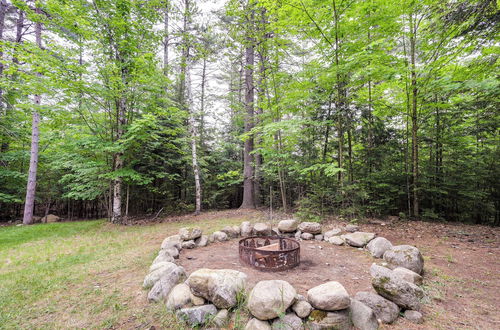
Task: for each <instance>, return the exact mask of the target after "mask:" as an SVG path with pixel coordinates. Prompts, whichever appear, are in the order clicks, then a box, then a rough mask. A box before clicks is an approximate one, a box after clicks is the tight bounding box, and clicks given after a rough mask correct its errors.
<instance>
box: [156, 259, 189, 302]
mask: <svg viewBox="0 0 500 330" xmlns="http://www.w3.org/2000/svg"><path fill="white" fill-rule="evenodd" d="M185 279H186V272H185V271H184V268H182V267H180V266H177V267H176V268H171V271H170V272H164V273H163V275H162V276H161V277H160V279H159V280H158V281H156V283H155V284H154V285H153V287H152V288H151V290H150V291H149V293H148V300H149V301H154V302H159V301H162V300H165V299H166V298H167V297H168V295H169V293H170V291H171V290H172V288H173V287H174V286H176V285H177V284H179V283H181V282H183V281H184V280H185Z"/></svg>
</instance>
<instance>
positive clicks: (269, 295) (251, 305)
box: [247, 280, 297, 320]
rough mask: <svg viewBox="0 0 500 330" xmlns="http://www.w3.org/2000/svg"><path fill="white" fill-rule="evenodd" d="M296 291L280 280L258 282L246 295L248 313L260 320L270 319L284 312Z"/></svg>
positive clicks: (290, 303)
mask: <svg viewBox="0 0 500 330" xmlns="http://www.w3.org/2000/svg"><path fill="white" fill-rule="evenodd" d="M296 295H297V292H296V291H295V289H294V288H293V286H291V285H290V283H288V282H286V281H282V280H270V281H260V282H258V283H257V284H256V285H255V286H254V288H253V289H252V291H251V292H250V295H249V297H248V303H247V307H248V310H249V311H250V313H251V314H252V315H253V316H255V317H256V318H258V319H260V320H271V319H274V318H276V317H278V316H279V315H280V314H282V313H283V312H285V311H286V310H287V309H288V308H289V307H290V306H291V305H292V304H293V302H294V300H295V296H296Z"/></svg>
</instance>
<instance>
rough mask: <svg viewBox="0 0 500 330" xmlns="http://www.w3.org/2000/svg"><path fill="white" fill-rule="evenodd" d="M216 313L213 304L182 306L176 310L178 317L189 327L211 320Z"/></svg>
mask: <svg viewBox="0 0 500 330" xmlns="http://www.w3.org/2000/svg"><path fill="white" fill-rule="evenodd" d="M216 314H217V308H215V306H214V305H203V306H196V307H189V308H183V309H181V310H179V311H177V313H176V316H177V318H178V319H180V320H183V321H184V322H186V323H187V324H189V325H190V326H191V327H196V326H200V325H203V324H205V323H206V322H207V321H210V320H212V319H213V318H214V317H215V315H216Z"/></svg>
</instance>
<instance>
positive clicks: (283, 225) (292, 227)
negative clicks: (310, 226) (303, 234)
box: [278, 219, 299, 233]
mask: <svg viewBox="0 0 500 330" xmlns="http://www.w3.org/2000/svg"><path fill="white" fill-rule="evenodd" d="M298 226H299V222H298V221H297V220H295V219H288V220H281V221H280V222H279V223H278V229H279V230H280V231H282V232H284V233H292V232H294V231H296V230H297V227H298Z"/></svg>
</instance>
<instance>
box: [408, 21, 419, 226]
mask: <svg viewBox="0 0 500 330" xmlns="http://www.w3.org/2000/svg"><path fill="white" fill-rule="evenodd" d="M416 32H417V31H416V26H415V22H414V21H413V14H410V61H411V62H410V70H411V71H410V75H411V92H412V99H411V101H412V102H411V136H412V175H413V185H412V186H413V216H414V217H415V218H418V216H419V198H418V165H419V164H418V108H417V96H418V87H417V71H416V64H415V61H416V59H415V57H416Z"/></svg>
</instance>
